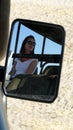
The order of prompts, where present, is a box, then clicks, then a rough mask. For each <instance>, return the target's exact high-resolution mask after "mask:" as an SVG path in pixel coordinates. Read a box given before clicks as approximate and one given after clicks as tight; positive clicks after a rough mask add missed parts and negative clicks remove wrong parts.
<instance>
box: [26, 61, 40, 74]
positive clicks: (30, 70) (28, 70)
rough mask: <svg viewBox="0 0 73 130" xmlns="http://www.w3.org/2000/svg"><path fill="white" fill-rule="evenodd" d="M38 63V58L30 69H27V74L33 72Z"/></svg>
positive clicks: (31, 64)
mask: <svg viewBox="0 0 73 130" xmlns="http://www.w3.org/2000/svg"><path fill="white" fill-rule="evenodd" d="M37 63H38V62H37V60H33V61H32V62H31V63H30V65H29V67H28V69H27V70H26V74H32V72H33V71H34V70H35V69H36V66H37Z"/></svg>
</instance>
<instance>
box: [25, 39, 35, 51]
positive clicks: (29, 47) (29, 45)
mask: <svg viewBox="0 0 73 130" xmlns="http://www.w3.org/2000/svg"><path fill="white" fill-rule="evenodd" d="M34 47H35V41H34V39H33V38H28V40H27V42H26V44H25V52H26V53H31V51H33V49H34Z"/></svg>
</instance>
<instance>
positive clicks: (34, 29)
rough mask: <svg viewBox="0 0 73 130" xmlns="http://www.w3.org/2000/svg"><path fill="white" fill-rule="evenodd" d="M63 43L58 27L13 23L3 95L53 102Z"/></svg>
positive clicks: (21, 22) (28, 21)
mask: <svg viewBox="0 0 73 130" xmlns="http://www.w3.org/2000/svg"><path fill="white" fill-rule="evenodd" d="M64 41H65V31H64V28H63V27H62V26H60V25H56V24H51V23H44V22H37V21H32V20H24V19H16V20H14V21H13V23H12V27H11V33H10V38H9V45H8V50H7V58H6V64H5V78H4V82H3V90H4V92H5V94H6V95H7V96H12V97H17V98H22V99H27V100H33V101H40V102H48V103H51V102H53V101H54V100H55V99H56V98H57V96H58V90H59V82H60V76H61V69H62V61H63V52H64ZM27 52H28V53H27ZM29 52H30V53H29ZM12 67H14V71H12ZM11 71H12V73H13V74H12V73H11Z"/></svg>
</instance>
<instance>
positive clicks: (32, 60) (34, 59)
mask: <svg viewBox="0 0 73 130" xmlns="http://www.w3.org/2000/svg"><path fill="white" fill-rule="evenodd" d="M30 60H31V61H36V62H38V59H30Z"/></svg>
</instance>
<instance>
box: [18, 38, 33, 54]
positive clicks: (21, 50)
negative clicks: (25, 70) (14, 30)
mask: <svg viewBox="0 0 73 130" xmlns="http://www.w3.org/2000/svg"><path fill="white" fill-rule="evenodd" d="M28 38H33V39H34V41H35V38H34V36H32V35H29V36H27V37H26V38H25V39H24V40H23V42H22V46H21V49H20V53H24V52H25V44H26V43H27V40H28ZM31 54H34V48H33V51H31Z"/></svg>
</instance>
